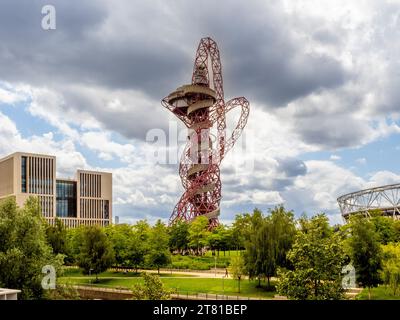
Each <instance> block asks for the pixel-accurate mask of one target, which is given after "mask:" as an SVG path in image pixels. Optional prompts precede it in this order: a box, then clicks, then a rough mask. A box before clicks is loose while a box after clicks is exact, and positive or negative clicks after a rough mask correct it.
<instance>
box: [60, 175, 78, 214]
mask: <svg viewBox="0 0 400 320" xmlns="http://www.w3.org/2000/svg"><path fill="white" fill-rule="evenodd" d="M56 200H57V202H56V207H57V211H56V213H57V217H73V218H76V216H77V214H76V213H77V212H76V211H77V208H76V201H77V200H76V182H75V181H61V180H59V181H57V199H56Z"/></svg>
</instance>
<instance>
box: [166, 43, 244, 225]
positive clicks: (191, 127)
mask: <svg viewBox="0 0 400 320" xmlns="http://www.w3.org/2000/svg"><path fill="white" fill-rule="evenodd" d="M161 103H162V105H163V106H164V107H165V108H167V109H168V110H169V111H171V112H172V113H173V114H175V116H177V117H178V118H179V119H180V120H181V121H182V122H183V123H184V124H185V125H186V126H187V128H188V142H187V144H186V147H185V149H184V152H183V154H182V157H181V160H180V165H179V175H180V178H181V180H182V185H183V187H184V188H185V192H184V194H183V195H182V196H181V198H180V200H179V202H178V203H177V204H176V206H175V208H174V211H173V213H172V215H171V218H170V224H172V223H174V222H175V221H177V220H184V221H192V220H193V219H194V218H196V217H197V216H200V215H203V216H206V217H207V218H208V219H209V227H210V229H211V228H214V227H216V226H217V225H218V216H219V214H220V207H219V205H220V201H221V179H220V169H219V166H220V163H221V161H222V159H223V158H224V156H225V155H226V154H227V152H228V151H229V150H230V149H231V148H232V147H233V145H234V144H235V142H236V140H237V139H238V138H239V136H240V134H241V133H242V131H243V128H244V127H245V125H246V123H247V119H248V116H249V110H250V108H249V102H248V101H247V100H246V98H244V97H240V98H234V99H232V100H229V101H228V102H226V103H225V100H224V88H223V80H222V65H221V60H220V55H219V50H218V46H217V44H216V42H215V41H214V40H212V39H211V38H203V39H201V41H200V44H199V46H198V48H197V53H196V59H195V62H194V68H193V75H192V83H191V84H188V85H183V86H181V87H179V88H178V89H176V90H175V91H174V92H172V93H171V94H169V95H168V96H167V97H166V98H164V99H163V100H162V102H161ZM236 107H240V108H241V115H240V118H239V121H238V123H237V125H236V127H235V129H234V130H233V131H232V134H231V136H230V137H228V138H227V137H226V114H227V112H229V111H230V110H232V109H234V108H236ZM214 125H216V130H217V137H216V141H215V142H216V145H215V146H214V147H213V142H212V139H211V137H212V136H211V134H210V129H211V128H213V127H214Z"/></svg>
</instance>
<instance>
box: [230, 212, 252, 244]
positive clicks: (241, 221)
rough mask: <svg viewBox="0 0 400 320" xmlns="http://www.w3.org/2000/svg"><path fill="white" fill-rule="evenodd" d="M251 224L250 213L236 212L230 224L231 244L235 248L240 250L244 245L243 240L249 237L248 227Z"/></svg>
mask: <svg viewBox="0 0 400 320" xmlns="http://www.w3.org/2000/svg"><path fill="white" fill-rule="evenodd" d="M250 225H251V215H250V214H249V213H246V214H238V215H236V217H235V221H234V222H233V224H232V232H231V234H232V245H233V247H234V248H235V249H236V250H242V249H244V246H245V241H246V240H248V238H249V229H250Z"/></svg>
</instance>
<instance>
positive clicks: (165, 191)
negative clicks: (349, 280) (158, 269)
mask: <svg viewBox="0 0 400 320" xmlns="http://www.w3.org/2000/svg"><path fill="white" fill-rule="evenodd" d="M48 3H49V2H48V1H40V0H2V1H1V3H0V157H2V156H5V155H7V154H9V153H12V152H15V151H29V152H37V153H46V154H53V155H56V156H57V157H58V163H57V164H58V168H57V171H58V174H59V175H60V176H63V177H72V176H73V175H74V172H75V170H76V169H77V168H84V169H95V170H105V171H110V172H112V173H113V174H114V215H118V216H119V217H120V221H123V222H134V221H136V220H138V219H143V218H146V219H148V220H149V221H151V222H152V221H154V220H155V219H157V218H162V219H165V220H166V219H167V218H168V217H169V215H170V213H171V211H172V209H173V207H174V205H175V203H176V201H177V200H178V198H179V197H180V195H181V194H182V187H181V185H180V180H179V177H178V174H177V169H178V165H177V163H175V162H174V161H169V162H170V163H156V162H155V161H153V160H151V159H153V158H154V157H153V158H152V156H149V155H154V154H155V152H156V151H160V150H162V151H167V152H169V154H170V155H171V154H172V155H173V154H174V153H176V154H179V153H180V150H179V148H177V147H176V145H175V144H176V141H175V144H174V143H173V142H174V137H175V134H174V132H175V131H177V132H181V131H182V130H183V131H182V132H184V128H183V126H182V125H181V124H177V123H176V122H175V120H174V118H173V117H172V116H171V115H170V114H169V113H168V112H167V111H166V110H165V109H163V108H162V106H161V104H160V100H161V99H162V98H163V97H164V96H166V95H167V94H168V93H170V92H171V91H173V90H174V89H175V88H176V87H178V86H179V85H181V84H184V83H188V82H189V81H190V79H191V71H192V65H193V59H194V55H195V50H196V48H197V45H198V42H199V40H200V38H202V37H204V36H211V37H212V38H213V39H215V40H216V41H217V43H218V46H219V48H220V51H221V57H222V63H223V76H224V86H225V94H226V98H227V99H230V98H232V97H236V96H245V97H246V98H247V99H248V100H249V101H250V103H251V113H250V117H249V121H248V124H247V127H246V128H245V134H244V136H243V139H242V141H241V143H239V146H237V147H235V148H233V149H232V150H231V152H230V154H229V156H228V157H227V158H226V159H225V160H224V162H223V164H222V181H223V190H222V192H223V200H222V203H221V209H222V215H221V218H222V220H223V221H224V222H226V223H229V222H230V221H231V220H232V219H233V217H234V215H235V214H236V213H239V212H248V211H251V210H252V209H253V208H254V207H255V206H257V207H259V208H261V209H262V210H267V209H268V208H270V207H273V206H274V205H276V204H279V203H283V204H284V205H285V206H286V207H287V208H288V209H293V210H295V212H296V214H297V215H300V214H301V213H303V212H307V213H308V214H314V213H317V212H321V211H323V212H326V213H327V214H329V217H330V220H331V222H332V223H337V222H341V219H340V214H339V211H338V206H337V203H336V198H337V197H338V196H339V195H341V194H344V193H347V192H351V191H355V190H358V189H361V188H367V187H371V186H378V185H382V184H389V183H397V182H399V181H400V171H399V167H398V165H396V164H398V159H399V158H400V139H399V138H400V121H399V120H400V118H399V116H400V113H399V111H400V107H399V102H400V90H398V88H399V86H400V60H399V59H400V58H399V57H400V41H399V38H400V1H380V0H376V1H363V0H353V1H349V0H346V1H340V0H335V1H321V0H316V1H311V0H310V1H291V0H287V1H236V0H229V1H228V0H226V1H201V2H200V1H191V0H180V1H175V0H170V1H165V0H159V1H154V0H142V1H137V0H113V1H106V0H79V1H75V0H70V1H65V0H64V1H61V0H52V1H51V4H52V5H54V6H55V8H56V30H43V29H42V27H41V23H42V18H43V15H42V13H41V10H42V7H43V6H44V5H46V4H48ZM236 116H237V115H236ZM232 117H233V120H232V122H234V121H235V120H234V117H235V114H233V115H232ZM155 129H157V130H162V131H164V132H166V133H167V138H168V139H169V141H170V142H171V141H172V142H171V143H170V144H169V145H168V146H167V147H166V148H161V147H160V146H159V145H157V144H155V143H152V142H149V141H148V140H149V139H148V138H149V133H150V136H151V133H152V132H153V133H154V132H158V131H154V130H155ZM183 134H184V133H183ZM146 137H147V138H146ZM175 140H176V139H175ZM158 142H159V141H158ZM183 144H184V143H183V142H182V141H180V142H179V141H178V146H179V147H181V146H182V145H183ZM170 158H174V157H173V156H172V157H170ZM168 159H169V158H168ZM243 160H244V161H243ZM249 163H250V164H251V165H249Z"/></svg>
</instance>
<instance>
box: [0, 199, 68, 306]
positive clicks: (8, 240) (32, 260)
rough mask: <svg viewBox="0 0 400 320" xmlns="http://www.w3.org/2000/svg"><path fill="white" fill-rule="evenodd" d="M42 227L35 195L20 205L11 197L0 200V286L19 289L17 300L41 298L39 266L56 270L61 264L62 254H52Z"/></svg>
mask: <svg viewBox="0 0 400 320" xmlns="http://www.w3.org/2000/svg"><path fill="white" fill-rule="evenodd" d="M45 228H46V222H45V221H44V219H43V217H42V215H41V210H40V205H39V201H38V199H37V198H34V197H30V198H28V200H27V201H26V203H25V205H24V207H23V208H17V205H16V202H15V199H14V198H8V199H6V200H3V201H1V202H0V287H6V288H13V289H19V290H21V295H20V298H21V299H40V298H42V297H43V296H44V290H43V288H42V285H41V282H42V279H43V277H44V276H45V275H44V274H43V273H42V268H43V267H44V266H46V265H52V266H53V267H54V268H55V269H56V271H57V270H58V269H59V268H60V267H61V265H62V263H63V258H64V257H63V256H62V255H54V254H53V253H52V249H51V247H50V246H49V244H48V243H47V241H46V230H45Z"/></svg>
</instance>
